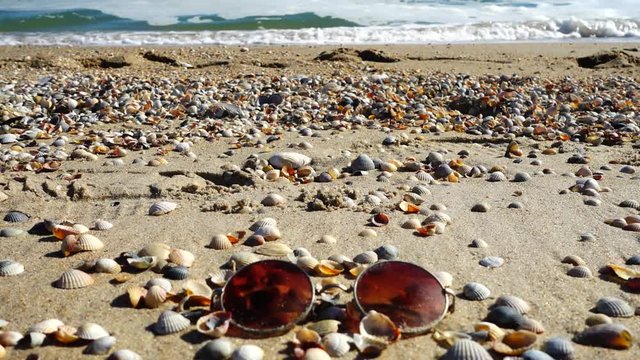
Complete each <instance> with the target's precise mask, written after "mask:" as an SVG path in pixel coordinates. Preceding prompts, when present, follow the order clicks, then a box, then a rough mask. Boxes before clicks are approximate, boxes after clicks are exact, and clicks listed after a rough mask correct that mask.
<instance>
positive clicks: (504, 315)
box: [484, 306, 524, 329]
mask: <svg viewBox="0 0 640 360" xmlns="http://www.w3.org/2000/svg"><path fill="white" fill-rule="evenodd" d="M523 319H524V318H523V317H522V315H521V314H520V313H519V312H518V311H517V310H515V309H512V308H510V307H508V306H494V307H493V308H492V309H491V311H489V314H488V315H487V317H486V318H485V319H484V321H488V322H490V323H494V324H496V325H498V326H500V327H501V328H506V329H517V328H519V327H520V324H521V323H522V321H523Z"/></svg>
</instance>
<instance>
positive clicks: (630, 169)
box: [620, 165, 636, 174]
mask: <svg viewBox="0 0 640 360" xmlns="http://www.w3.org/2000/svg"><path fill="white" fill-rule="evenodd" d="M620 172H621V173H623V174H635V172H636V169H635V168H634V167H633V166H631V165H624V166H622V167H620Z"/></svg>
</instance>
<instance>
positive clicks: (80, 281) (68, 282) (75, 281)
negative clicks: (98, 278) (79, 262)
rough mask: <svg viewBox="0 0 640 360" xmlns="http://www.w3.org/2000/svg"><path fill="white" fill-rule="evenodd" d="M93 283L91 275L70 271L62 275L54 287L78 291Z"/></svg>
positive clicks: (74, 270)
mask: <svg viewBox="0 0 640 360" xmlns="http://www.w3.org/2000/svg"><path fill="white" fill-rule="evenodd" d="M93 283H94V280H93V278H92V277H91V275H89V274H87V273H86V272H84V271H80V270H76V269H71V270H68V271H65V272H64V273H62V275H61V276H60V278H59V279H58V280H57V281H56V283H55V285H56V287H58V288H60V289H80V288H84V287H87V286H89V285H91V284H93Z"/></svg>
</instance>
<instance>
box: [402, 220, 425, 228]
mask: <svg viewBox="0 0 640 360" xmlns="http://www.w3.org/2000/svg"><path fill="white" fill-rule="evenodd" d="M420 226H421V224H420V219H416V218H412V219H407V220H405V222H403V223H402V225H401V227H402V228H403V229H413V230H415V229H417V228H419V227H420Z"/></svg>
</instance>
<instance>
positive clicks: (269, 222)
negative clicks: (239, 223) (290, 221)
mask: <svg viewBox="0 0 640 360" xmlns="http://www.w3.org/2000/svg"><path fill="white" fill-rule="evenodd" d="M263 226H278V222H277V221H276V219H274V218H270V217H266V218H262V219H260V220H258V221H256V222H254V223H253V224H252V225H251V226H249V230H251V231H256V229H258V228H260V227H263Z"/></svg>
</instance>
